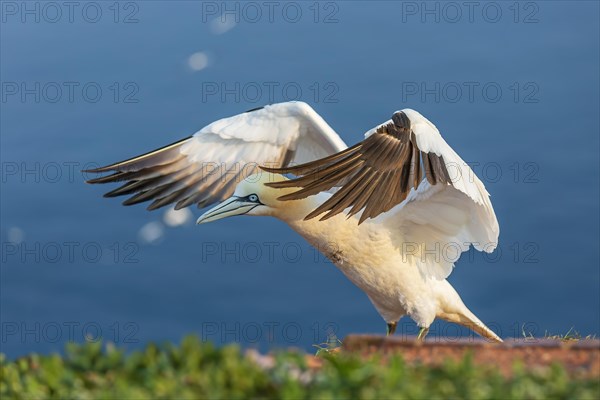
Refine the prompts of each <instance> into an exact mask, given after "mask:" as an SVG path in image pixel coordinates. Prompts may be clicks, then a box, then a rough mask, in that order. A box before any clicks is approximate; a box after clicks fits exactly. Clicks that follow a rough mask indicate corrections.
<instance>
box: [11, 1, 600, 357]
mask: <svg viewBox="0 0 600 400" xmlns="http://www.w3.org/2000/svg"><path fill="white" fill-rule="evenodd" d="M50 3H53V2H50ZM23 4H25V5H23ZM36 4H37V6H36ZM55 4H57V5H58V6H57V8H56V9H52V8H51V7H47V6H45V5H44V3H43V2H3V3H2V24H1V27H0V57H1V62H0V80H1V81H2V102H1V115H0V130H1V140H0V141H1V150H0V155H1V164H2V171H1V172H2V173H1V178H2V182H1V183H2V190H1V229H0V232H1V243H2V266H1V269H0V289H1V297H0V299H1V304H0V312H1V316H0V319H1V324H2V331H1V338H0V339H1V340H0V345H1V351H2V352H3V353H5V354H7V356H8V357H11V358H12V357H16V356H19V355H23V354H26V353H28V352H32V351H37V352H43V353H49V352H52V351H61V349H62V348H63V347H64V344H65V342H67V341H69V340H75V341H78V342H81V341H83V340H85V338H86V337H87V338H88V339H89V340H99V339H102V340H105V341H112V342H115V343H116V344H117V345H119V346H122V347H124V348H129V349H131V348H136V347H139V346H142V345H143V344H145V343H147V342H149V341H159V342H162V341H179V339H180V338H182V337H183V336H184V335H185V334H188V333H196V334H198V335H199V336H200V337H201V338H202V339H203V340H210V341H213V342H215V343H217V344H219V345H220V344H225V343H230V342H238V343H240V344H241V345H242V346H245V347H258V348H260V349H266V348H275V347H283V346H297V347H301V348H304V349H307V350H308V349H311V348H312V346H313V345H314V344H319V343H322V342H324V341H325V340H327V337H328V336H330V335H332V334H335V335H337V337H340V338H343V337H344V336H345V335H347V334H349V333H383V332H385V324H384V322H383V320H381V318H380V317H379V315H378V314H377V312H376V311H375V309H374V308H373V306H372V305H371V303H370V302H369V300H368V298H367V297H366V295H365V294H363V293H362V292H361V291H360V290H359V289H357V288H356V287H354V286H353V285H352V284H351V283H350V282H349V281H348V280H347V279H346V278H345V277H344V276H343V275H342V273H341V272H339V271H338V270H337V269H336V268H335V267H334V266H333V265H332V264H330V263H329V262H328V261H327V260H325V259H324V258H323V257H322V256H319V255H317V254H316V252H315V251H314V250H313V249H311V248H310V247H309V246H308V245H307V244H306V243H305V242H304V241H303V240H302V238H301V237H299V236H298V235H296V234H295V233H294V232H293V231H292V230H291V229H289V228H288V227H286V226H285V225H284V224H283V223H282V222H280V221H277V220H275V219H269V218H260V219H253V218H250V217H244V218H232V219H227V220H223V221H219V222H218V223H214V224H206V225H202V226H196V225H195V224H194V221H195V219H196V218H197V217H198V216H199V215H200V213H201V211H200V210H197V209H196V208H190V211H189V212H180V213H173V212H169V211H168V210H160V211H155V212H152V213H150V212H147V211H146V210H145V207H144V206H135V207H122V206H121V205H120V201H119V200H115V199H110V200H109V199H104V198H102V194H103V193H104V192H106V191H108V190H109V188H108V187H106V186H103V187H97V186H89V185H86V184H84V180H85V179H86V178H89V177H88V176H86V175H85V174H82V173H80V172H79V171H80V170H81V169H83V168H85V167H93V166H97V165H104V164H107V163H111V162H114V161H119V160H122V159H125V158H129V157H131V156H135V155H138V154H141V153H143V152H146V151H149V150H152V149H154V148H157V147H161V146H163V145H165V144H168V143H171V142H173V141H176V140H178V139H180V138H183V137H186V136H188V135H190V134H193V133H194V132H195V131H197V130H198V129H200V128H201V127H202V126H204V125H206V124H208V123H210V122H212V121H214V120H216V119H218V118H222V117H226V116H230V115H234V114H237V113H240V112H243V111H245V110H247V109H251V108H255V107H259V106H262V105H264V104H267V103H271V102H279V101H286V100H303V101H306V102H308V103H309V104H311V105H312V106H313V107H314V108H315V109H316V110H317V112H319V113H320V114H321V115H322V116H323V118H324V119H325V120H326V121H327V122H328V123H329V124H330V125H331V126H332V127H333V128H334V129H335V130H336V131H337V132H338V133H339V134H340V135H341V137H342V138H343V139H344V140H345V141H346V142H347V143H348V144H353V143H355V142H356V141H358V140H360V139H361V138H362V134H363V133H364V132H365V131H367V130H368V129H370V128H371V127H373V126H375V125H377V124H379V123H381V122H383V121H385V120H387V119H388V118H389V117H390V115H391V113H392V112H393V111H395V110H398V109H402V108H414V109H417V110H419V111H420V112H421V113H422V114H424V115H425V116H426V117H427V118H429V119H430V120H431V121H433V122H434V123H435V124H436V125H437V127H438V128H439V129H440V131H441V132H442V134H443V135H444V137H445V139H446V140H447V142H448V143H449V144H450V145H451V146H452V147H453V148H454V149H455V150H456V151H457V152H458V153H459V154H460V155H461V157H462V158H463V159H464V160H465V161H467V162H469V163H472V167H473V169H474V171H475V173H476V174H478V175H479V176H480V178H481V179H482V180H483V181H484V183H485V184H486V187H487V188H488V190H489V192H490V193H491V195H492V201H493V204H494V207H495V210H496V213H497V216H498V219H499V221H500V227H501V235H500V244H499V249H498V250H497V251H496V252H495V253H494V254H492V255H484V254H482V253H477V252H469V253H465V254H464V255H463V257H462V258H461V259H460V260H459V262H458V263H457V264H456V268H455V271H454V272H453V274H452V275H451V276H450V278H449V280H450V282H451V283H452V284H453V285H454V287H455V288H456V289H457V291H458V292H459V293H460V294H461V296H462V298H463V300H464V301H465V303H466V304H467V306H469V307H470V308H471V309H472V310H473V311H474V312H475V314H477V315H478V316H479V317H480V318H481V319H482V320H484V321H485V322H486V323H488V324H489V325H490V326H491V327H492V328H493V329H494V330H495V331H496V332H498V333H499V334H500V335H501V336H503V337H505V338H512V337H521V335H522V333H523V332H525V333H526V334H533V335H535V336H543V335H544V334H545V333H553V334H557V333H566V332H567V331H569V330H570V329H571V328H572V327H573V329H574V330H576V331H578V332H580V333H581V334H582V335H588V334H592V335H593V334H596V335H597V334H598V333H599V332H600V292H599V290H600V289H599V287H600V274H599V264H600V263H599V246H598V243H599V236H600V235H599V215H598V209H599V116H598V115H599V114H598V110H599V94H600V92H599V84H600V82H599V70H600V65H599V37H600V35H599V18H598V15H599V4H598V3H597V2H588V1H576V2H566V1H564V2H561V1H552V2H542V1H539V2H525V3H523V2H521V3H515V2H492V3H486V2H481V3H479V2H477V4H476V5H475V6H474V8H473V9H472V10H470V9H468V8H466V7H465V6H464V5H463V3H460V2H450V3H449V4H451V5H450V6H448V5H447V4H446V3H444V2H429V3H421V2H391V1H390V2H368V3H367V2H360V1H357V2H321V3H315V2H292V3H284V2H274V3H273V8H272V9H270V8H269V7H271V6H265V5H264V4H263V3H262V2H249V3H244V2H229V3H222V2H203V3H202V2H191V1H182V2H168V3H167V2H166V1H139V2H120V3H115V2H100V1H99V2H91V3H88V2H81V3H78V4H79V5H78V6H77V7H75V8H74V9H73V10H72V13H70V11H69V9H68V8H67V7H66V6H64V4H63V3H61V2H57V3H55ZM90 4H91V5H90ZM224 4H225V6H224ZM248 4H250V6H248ZM290 4H291V5H290ZM424 4H425V5H424ZM452 4H453V5H452ZM490 4H491V5H490ZM23 7H29V8H27V9H23ZM36 7H38V8H37V11H36ZM28 10H30V12H29V13H28ZM31 10H33V11H31ZM57 10H58V11H57ZM98 10H100V11H99V12H100V14H98ZM257 10H258V11H257ZM298 10H299V11H298ZM498 10H499V11H498ZM58 12H60V15H59V14H58ZM498 12H499V14H498ZM36 13H37V14H36ZM57 88H58V89H57ZM399 331H400V333H401V334H415V333H416V332H417V328H416V327H415V326H414V324H413V323H412V322H411V321H409V320H408V319H405V320H403V323H402V325H401V327H400V328H399ZM465 334H467V332H466V331H465V330H463V329H459V328H458V327H457V326H455V325H448V324H445V323H440V322H436V323H435V324H434V326H433V328H432V330H431V333H430V335H431V337H432V338H433V339H435V338H436V337H455V336H461V335H465Z"/></svg>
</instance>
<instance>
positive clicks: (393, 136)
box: [262, 111, 450, 224]
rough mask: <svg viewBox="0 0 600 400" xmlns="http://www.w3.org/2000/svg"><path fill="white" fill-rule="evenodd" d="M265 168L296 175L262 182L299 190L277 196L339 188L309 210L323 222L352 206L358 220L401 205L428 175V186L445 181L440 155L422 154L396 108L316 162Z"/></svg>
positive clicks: (292, 197) (297, 196)
mask: <svg viewBox="0 0 600 400" xmlns="http://www.w3.org/2000/svg"><path fill="white" fill-rule="evenodd" d="M262 169H264V170H265V171H268V172H273V173H279V174H287V173H291V174H293V175H296V178H294V179H290V180H287V181H281V182H272V183H267V184H266V185H268V186H271V187H274V188H296V187H297V188H300V189H298V190H297V191H295V192H293V193H290V194H286V195H284V196H281V197H280V198H279V199H280V200H298V199H303V198H306V197H308V196H311V195H314V194H317V193H319V192H323V191H327V190H329V189H331V188H333V187H334V186H335V187H340V189H339V190H338V191H336V192H335V193H334V194H333V195H332V196H331V197H330V198H329V199H328V200H326V201H325V202H324V203H323V204H321V205H320V206H319V207H317V208H316V209H315V210H313V211H312V212H311V213H309V214H308V215H307V216H306V217H305V219H311V218H314V217H316V216H319V215H321V214H323V213H325V215H323V216H322V217H321V218H320V220H325V219H328V218H331V217H333V216H334V215H337V214H339V213H341V212H343V211H344V210H345V209H347V208H348V207H352V208H351V209H350V211H349V212H348V216H349V217H350V216H352V215H354V214H357V213H359V212H360V211H361V210H363V213H362V215H361V216H360V220H359V224H360V223H362V222H364V221H365V220H366V219H367V218H375V217H376V216H378V215H379V214H381V213H384V212H386V211H388V210H390V209H391V208H393V207H394V206H396V205H398V204H400V203H401V202H402V201H404V199H406V196H407V195H408V193H409V192H410V190H411V189H413V188H414V189H416V188H417V187H418V186H419V184H420V182H421V181H422V180H423V175H425V176H426V177H427V180H428V181H429V183H430V184H432V185H435V184H447V183H450V177H449V175H448V170H447V169H446V164H445V163H444V159H443V158H442V157H441V156H437V155H436V154H434V153H425V152H423V151H422V150H420V149H419V148H418V146H417V140H416V137H415V134H414V132H412V130H411V124H410V120H409V118H408V117H407V116H406V114H405V113H403V112H401V111H400V112H396V113H394V115H393V116H392V122H391V123H388V124H386V125H382V126H381V127H379V128H378V129H377V130H376V132H375V133H373V134H372V135H371V136H369V137H368V138H366V139H365V140H363V141H362V142H359V143H358V144H356V145H354V146H352V147H350V148H348V149H345V150H343V151H340V152H338V153H336V154H332V155H330V156H328V157H324V158H322V159H319V160H315V161H311V162H308V163H305V164H300V165H296V166H293V167H287V168H267V167H262Z"/></svg>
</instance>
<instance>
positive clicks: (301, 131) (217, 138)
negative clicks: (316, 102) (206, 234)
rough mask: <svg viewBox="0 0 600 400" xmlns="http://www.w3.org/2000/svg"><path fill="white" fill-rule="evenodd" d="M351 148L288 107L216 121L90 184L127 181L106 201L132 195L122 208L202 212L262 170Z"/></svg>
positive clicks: (306, 111)
mask: <svg viewBox="0 0 600 400" xmlns="http://www.w3.org/2000/svg"><path fill="white" fill-rule="evenodd" d="M346 147H347V146H346V144H345V143H344V142H343V141H342V139H341V138H340V137H339V136H338V135H337V134H336V133H335V131H334V130H333V129H332V128H331V127H330V126H329V125H328V124H327V123H326V122H325V121H324V120H323V118H321V117H320V116H319V115H318V114H317V113H316V112H315V111H314V110H313V109H312V108H311V107H310V106H309V105H308V104H306V103H303V102H287V103H279V104H273V105H268V106H265V107H263V108H261V109H257V110H253V111H250V112H246V113H243V114H239V115H235V116H233V117H229V118H223V119H220V120H217V121H215V122H213V123H211V124H209V125H207V126H205V127H204V128H202V129H200V130H199V131H198V132H196V133H195V134H194V135H193V136H191V137H190V138H188V139H185V140H183V141H180V142H177V143H174V144H172V145H169V146H166V147H164V148H162V149H159V150H155V151H153V152H150V153H147V154H144V155H141V156H138V157H135V158H132V159H129V160H126V161H122V162H119V163H115V164H111V165H108V166H106V167H101V168H97V169H95V170H91V171H90V172H105V171H113V172H114V174H112V175H110V176H107V177H101V178H96V179H92V180H90V181H88V182H90V183H107V182H116V181H128V182H127V183H126V184H125V185H123V186H121V187H119V188H117V189H115V190H113V191H111V192H109V193H107V196H109V197H112V196H120V195H126V194H127V195H130V194H133V196H132V197H131V198H129V199H127V200H126V201H125V202H124V203H123V204H125V205H131V204H137V203H141V202H144V201H148V200H154V201H153V203H151V204H150V206H149V207H148V208H149V209H155V208H159V207H163V206H165V205H167V204H171V203H176V205H175V208H182V207H187V206H189V205H190V204H194V203H196V204H198V206H199V207H203V206H207V205H209V204H211V203H214V202H217V201H221V200H223V199H225V198H227V197H229V196H230V195H231V194H232V193H233V191H234V189H235V186H236V184H237V183H239V181H240V180H242V179H243V178H244V177H246V176H248V175H250V174H252V173H256V172H260V169H259V166H260V165H271V166H276V167H281V166H285V165H290V164H291V163H303V162H308V161H312V160H314V159H317V158H321V157H325V156H328V155H330V154H333V153H336V152H338V151H341V150H343V149H345V148H346Z"/></svg>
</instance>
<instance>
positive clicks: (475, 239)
mask: <svg viewBox="0 0 600 400" xmlns="http://www.w3.org/2000/svg"><path fill="white" fill-rule="evenodd" d="M365 136H366V137H365V139H364V140H363V141H362V142H359V143H358V144H356V145H354V146H352V147H349V148H347V149H345V150H342V151H340V152H338V153H336V154H332V155H330V156H327V157H324V158H322V159H319V160H316V161H312V162H308V163H305V164H301V165H296V166H290V167H284V168H267V167H265V168H264V169H265V170H267V171H269V172H273V173H281V174H286V173H291V174H294V175H296V176H297V177H296V178H294V179H290V180H287V181H281V182H272V183H267V185H268V186H271V187H275V188H294V187H297V188H299V189H298V190H297V191H295V192H292V193H288V194H286V195H284V196H281V197H280V198H279V199H280V200H296V199H302V198H305V197H307V196H311V195H314V194H316V193H319V192H322V191H326V190H329V189H331V188H333V187H339V189H338V190H336V191H335V192H334V193H333V195H332V196H330V197H329V198H328V199H327V200H326V201H325V202H323V203H322V204H321V205H319V206H318V207H317V208H316V209H315V210H313V211H312V212H310V213H309V214H308V215H307V216H306V218H305V219H311V218H314V217H317V216H320V220H325V219H328V218H331V217H333V216H335V215H337V214H339V213H342V212H345V213H346V215H347V216H348V217H350V216H352V215H355V214H359V213H360V214H359V220H358V223H359V224H361V223H363V222H364V221H365V220H367V219H369V218H376V217H378V216H380V215H381V214H382V213H386V214H384V215H381V217H380V218H378V219H377V221H380V220H381V223H382V224H383V225H384V226H386V227H387V228H388V229H391V230H394V233H396V234H397V235H394V237H395V238H396V239H397V240H398V246H399V249H400V247H401V246H405V245H406V244H414V246H413V247H411V248H410V249H408V248H407V249H400V251H401V252H402V253H403V254H405V255H406V254H407V253H409V250H410V252H411V254H410V255H409V257H413V258H414V262H415V263H416V264H419V265H420V267H421V271H423V273H424V274H425V275H427V276H433V277H436V278H441V277H444V278H445V277H446V276H447V275H448V274H449V273H450V271H451V270H452V266H453V264H454V262H455V261H456V260H457V259H458V257H460V253H461V252H463V251H465V250H467V249H468V248H469V246H470V244H473V245H474V246H475V247H476V248H477V249H479V250H485V251H489V252H491V251H493V249H494V248H495V244H496V242H497V240H498V233H499V228H498V221H497V220H496V215H495V214H494V209H493V208H492V205H491V202H490V200H489V194H488V192H487V190H486V189H485V187H484V185H483V183H482V182H481V181H480V180H479V179H478V178H477V176H475V174H474V173H473V171H472V170H471V168H470V167H469V166H468V165H467V164H466V163H465V162H464V161H463V160H462V159H461V158H460V157H459V156H458V154H456V152H454V150H452V148H451V147H450V146H449V145H448V144H447V143H446V142H445V141H444V139H443V138H442V136H441V135H440V133H439V131H438V130H437V128H436V127H435V125H433V124H432V123H431V122H430V121H429V120H427V119H426V118H425V117H423V116H422V115H421V114H419V113H418V112H416V111H414V110H410V109H405V110H402V111H398V112H396V113H394V115H393V116H392V119H391V120H389V121H387V122H385V123H383V124H381V125H379V126H377V127H376V128H373V129H371V130H370V131H369V132H367V133H366V134H365ZM454 242H456V244H457V246H456V247H454V250H455V251H452V250H449V251H447V254H440V253H441V251H438V253H437V254H434V252H435V250H432V249H435V248H438V249H439V248H440V247H441V246H447V245H448V243H454ZM428 251H429V252H430V253H431V254H430V256H428V253H427V252H428Z"/></svg>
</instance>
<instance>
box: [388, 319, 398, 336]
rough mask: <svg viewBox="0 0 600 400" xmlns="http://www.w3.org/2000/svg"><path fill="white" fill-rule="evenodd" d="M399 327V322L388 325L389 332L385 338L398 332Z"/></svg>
mask: <svg viewBox="0 0 600 400" xmlns="http://www.w3.org/2000/svg"><path fill="white" fill-rule="evenodd" d="M397 326H398V323H397V322H392V323H388V324H387V330H386V333H385V336H390V335H393V334H394V333H395V332H396V327H397Z"/></svg>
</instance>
